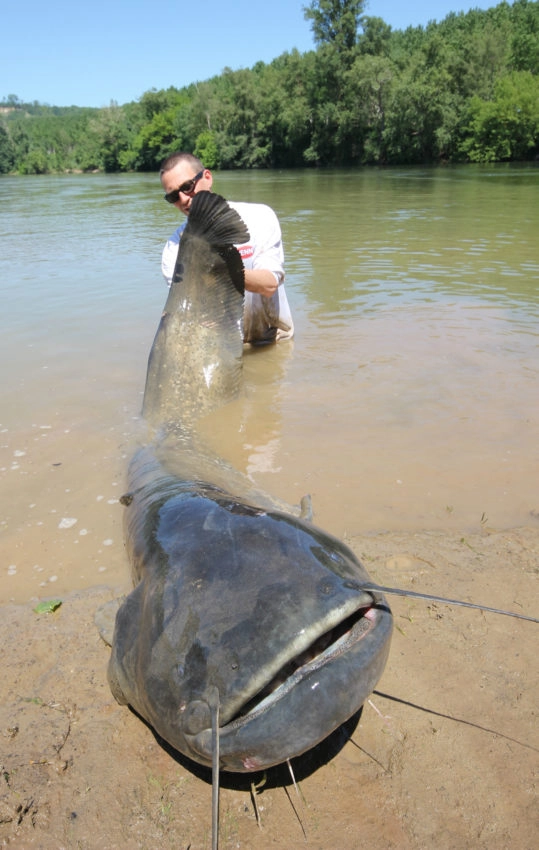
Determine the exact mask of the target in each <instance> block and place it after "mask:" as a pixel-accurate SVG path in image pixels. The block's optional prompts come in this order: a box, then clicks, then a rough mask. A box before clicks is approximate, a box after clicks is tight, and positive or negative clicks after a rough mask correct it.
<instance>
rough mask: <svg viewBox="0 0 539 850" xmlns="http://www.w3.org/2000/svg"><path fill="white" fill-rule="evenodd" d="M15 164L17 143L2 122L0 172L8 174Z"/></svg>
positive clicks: (0, 131)
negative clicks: (14, 142) (15, 143)
mask: <svg viewBox="0 0 539 850" xmlns="http://www.w3.org/2000/svg"><path fill="white" fill-rule="evenodd" d="M14 165H15V145H14V144H13V139H12V138H11V136H10V134H9V131H8V130H7V128H6V127H4V126H3V125H2V124H0V174H8V173H9V172H10V171H11V170H12V169H13V167H14Z"/></svg>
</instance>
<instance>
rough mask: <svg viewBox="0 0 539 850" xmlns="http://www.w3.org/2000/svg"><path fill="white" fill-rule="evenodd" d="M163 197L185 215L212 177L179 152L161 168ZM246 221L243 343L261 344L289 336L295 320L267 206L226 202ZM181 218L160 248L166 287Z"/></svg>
mask: <svg viewBox="0 0 539 850" xmlns="http://www.w3.org/2000/svg"><path fill="white" fill-rule="evenodd" d="M160 178H161V185H162V186H163V189H164V190H165V200H167V201H168V202H169V203H171V204H174V206H175V207H176V208H177V209H179V210H181V212H183V213H184V214H185V215H186V216H188V215H189V209H190V207H191V202H192V200H193V196H194V195H196V193H197V192H201V191H208V192H209V191H211V187H212V184H213V176H212V173H211V171H210V170H209V169H208V168H204V166H203V164H202V163H201V161H200V160H199V159H197V157H196V156H193V154H190V153H184V152H177V153H173V154H171V155H170V156H168V157H167V158H166V159H165V160H164V162H163V164H162V166H161V171H160ZM229 205H230V206H231V207H232V208H233V209H235V210H236V212H237V213H238V214H239V215H240V216H241V218H242V219H243V221H244V222H245V224H246V226H247V229H248V231H249V234H250V239H249V242H247V243H246V244H244V245H237V246H236V247H237V248H238V251H239V252H240V254H241V257H242V260H243V265H244V268H245V307H244V316H243V337H244V342H250V343H253V344H261V343H267V342H275V341H276V340H283V339H290V338H291V337H292V336H293V334H294V324H293V322H292V315H291V312H290V307H289V305H288V299H287V297H286V292H285V288H284V283H283V281H284V253H283V243H282V238H281V227H280V225H279V220H278V218H277V216H276V215H275V213H274V211H273V210H272V209H271V208H270V207H268V206H266V205H265V204H246V203H236V202H232V201H230V202H229ZM185 224H186V223H185V222H184V223H183V224H182V225H180V227H178V229H177V230H176V231H175V232H174V233H173V234H172V236H171V237H170V239H169V240H168V242H167V243H166V245H165V247H164V250H163V258H162V264H161V268H162V271H163V275H164V277H165V279H166V281H167V282H168V285H169V286H170V284H171V282H172V275H173V274H174V266H175V264H176V257H177V255H178V245H179V242H180V238H181V235H182V231H183V229H184V227H185Z"/></svg>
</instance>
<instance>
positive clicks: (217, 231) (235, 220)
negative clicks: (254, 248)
mask: <svg viewBox="0 0 539 850" xmlns="http://www.w3.org/2000/svg"><path fill="white" fill-rule="evenodd" d="M184 233H185V235H193V236H200V237H202V238H203V239H206V240H207V241H208V242H209V243H210V244H211V245H240V244H242V243H243V242H247V241H248V240H249V231H248V230H247V227H246V225H245V222H244V221H243V220H242V219H241V218H240V216H239V215H238V213H237V212H236V210H233V209H232V207H229V205H228V203H227V202H226V200H225V199H224V198H223V197H222V196H221V195H216V194H214V193H213V192H205V191H204V192H197V194H196V195H194V197H193V200H192V202H191V208H190V210H189V218H188V221H187V225H186V228H185V231H184ZM180 247H181V243H180Z"/></svg>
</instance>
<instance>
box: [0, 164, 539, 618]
mask: <svg viewBox="0 0 539 850" xmlns="http://www.w3.org/2000/svg"><path fill="white" fill-rule="evenodd" d="M538 184H539V169H538V168H537V167H534V166H504V165H500V166H471V165H467V166H462V167H447V168H388V169H360V170H350V171H348V170H328V171H316V170H305V171H303V170H301V171H278V172H224V173H216V174H215V181H214V189H215V190H216V191H218V192H220V193H221V194H223V195H225V197H228V198H230V199H234V200H245V201H256V202H263V203H267V204H270V205H271V206H272V207H273V208H274V209H275V211H276V212H277V214H278V216H279V218H280V221H281V225H282V230H283V237H284V242H285V252H286V271H287V277H286V287H287V293H288V297H289V301H290V303H291V307H292V310H293V313H294V319H295V325H296V335H295V339H294V341H293V342H292V343H283V344H281V345H279V346H275V347H272V348H266V349H263V350H251V351H247V352H246V357H245V390H244V393H243V395H242V398H241V399H240V400H239V401H238V402H237V403H235V404H233V405H231V406H230V408H229V409H227V410H225V411H220V412H219V413H218V414H216V415H214V416H212V417H210V419H209V420H208V422H207V423H206V426H207V427H206V430H207V435H208V438H209V439H210V441H211V442H212V444H213V445H214V447H215V448H216V449H217V450H218V451H220V452H221V453H222V454H223V455H224V456H226V457H227V458H228V459H229V460H230V461H231V462H232V463H234V464H235V465H236V466H237V467H239V468H240V469H242V470H243V471H245V472H247V474H249V475H250V476H251V477H252V478H253V480H254V481H255V482H256V483H257V484H258V485H259V486H260V487H262V488H263V489H266V490H268V491H270V492H272V493H273V494H274V495H276V496H279V497H280V498H282V499H284V500H287V501H289V502H291V503H297V502H299V500H300V499H301V497H302V495H303V494H304V493H307V492H308V493H310V494H311V496H312V500H313V506H314V511H315V518H316V521H317V523H318V524H319V525H321V526H322V527H323V528H325V529H326V530H328V531H331V532H333V533H335V534H336V535H337V536H339V537H341V538H346V537H347V536H350V535H352V536H353V535H355V534H363V535H364V534H371V533H372V534H379V533H382V532H384V531H396V530H406V531H410V530H412V531H413V530H418V531H425V530H428V529H433V530H440V529H442V530H444V529H451V530H455V529H459V530H462V533H463V534H464V533H466V531H467V530H477V529H480V528H482V527H483V528H496V529H503V528H511V527H515V526H519V525H530V524H531V525H537V523H538V522H539V493H538V485H537V481H538V480H539V403H538V396H539V394H538V377H539V375H538V373H539V356H538V355H539V351H538V348H539V323H538V320H539V287H538V284H539V239H538V236H537V235H538V233H539V204H538V202H537V199H538V197H539V193H538V188H539V185H538ZM0 200H1V203H0V281H1V287H2V304H3V310H2V317H1V320H0V321H1V326H2V332H1V334H0V350H1V357H0V370H1V380H2V407H1V414H0V431H1V437H2V439H1V442H0V445H1V448H2V456H1V458H2V459H1V464H0V480H1V486H2V516H1V529H0V551H1V556H2V558H1V564H2V566H1V567H0V569H1V570H2V574H3V581H2V591H1V593H2V601H9V600H13V601H17V602H21V601H25V600H27V599H31V598H34V597H38V596H51V595H56V594H57V595H60V596H61V595H62V594H64V593H67V592H69V591H70V590H73V589H76V588H84V587H89V586H93V585H95V584H107V585H112V586H123V585H125V584H126V577H127V570H128V568H127V563H126V558H125V554H124V550H123V533H122V508H121V506H120V504H119V502H118V499H119V496H120V495H121V493H122V488H123V486H124V480H125V471H126V467H127V462H128V458H129V455H130V453H131V451H132V449H133V445H134V441H135V437H136V433H137V422H138V419H139V412H140V405H141V398H142V396H141V394H142V390H143V386H144V377H145V369H146V359H147V355H148V351H149V348H150V345H151V342H152V339H153V335H154V332H155V329H156V326H157V322H158V320H159V315H160V311H161V308H162V306H163V303H164V300H165V297H166V286H165V284H164V281H163V279H162V278H161V274H160V253H161V248H162V245H163V243H164V241H165V240H166V238H167V237H168V235H169V234H170V233H171V232H172V231H173V230H174V229H175V227H176V226H177V224H178V222H179V216H178V213H177V211H176V210H175V209H174V208H173V207H171V206H170V205H168V204H166V203H165V202H164V201H163V198H162V192H161V189H160V185H159V181H158V178H157V176H156V175H62V176H43V177H2V178H0Z"/></svg>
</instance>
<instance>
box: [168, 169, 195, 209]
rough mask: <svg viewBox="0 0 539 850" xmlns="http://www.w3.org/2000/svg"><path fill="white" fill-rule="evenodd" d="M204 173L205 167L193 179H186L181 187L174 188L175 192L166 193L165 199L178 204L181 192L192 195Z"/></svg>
mask: <svg viewBox="0 0 539 850" xmlns="http://www.w3.org/2000/svg"><path fill="white" fill-rule="evenodd" d="M203 175H204V169H202V171H199V172H198V174H195V176H194V177H193V178H192V179H191V180H186V181H185V183H182V185H181V186H180V188H179V189H174V191H173V192H168V193H167V194H166V195H165V201H168V203H169V204H177V203H178V201H179V200H180V192H181V193H182V195H192V193H193V192H194V189H195V186H196V184H197V183H198V181H199V180H200V178H201V177H202V176H203Z"/></svg>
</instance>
